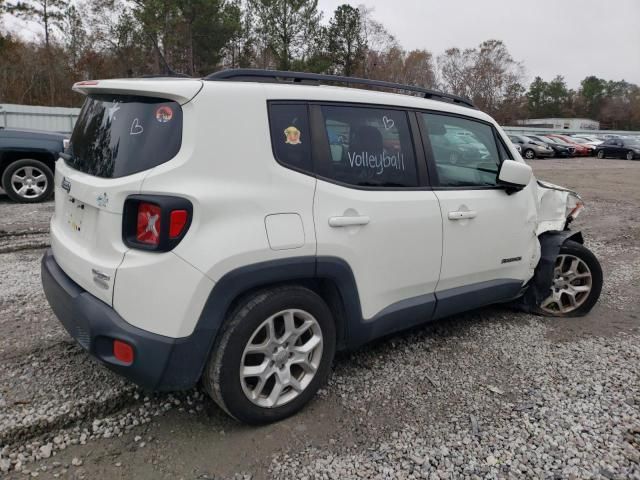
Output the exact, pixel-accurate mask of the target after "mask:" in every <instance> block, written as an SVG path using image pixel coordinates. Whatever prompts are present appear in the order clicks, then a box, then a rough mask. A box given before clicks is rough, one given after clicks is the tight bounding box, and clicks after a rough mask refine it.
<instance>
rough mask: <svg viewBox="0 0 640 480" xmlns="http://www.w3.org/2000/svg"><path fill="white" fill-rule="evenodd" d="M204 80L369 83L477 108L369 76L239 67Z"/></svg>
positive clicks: (461, 100)
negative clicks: (359, 76) (345, 75)
mask: <svg viewBox="0 0 640 480" xmlns="http://www.w3.org/2000/svg"><path fill="white" fill-rule="evenodd" d="M204 80H211V81H220V80H229V81H236V82H282V81H287V80H289V81H291V82H292V83H306V84H312V85H317V84H320V83H321V82H335V83H346V84H348V85H368V86H371V87H381V88H390V89H394V90H405V91H408V92H416V93H420V94H422V95H421V96H422V97H424V98H429V99H432V100H439V101H443V102H449V103H454V104H457V105H462V106H464V107H470V108H476V106H475V105H474V104H473V102H472V101H471V100H469V99H468V98H464V97H459V96H458V95H451V94H449V93H444V92H440V91H438V90H430V89H428V88H422V87H416V86H414V85H404V84H402V83H394V82H386V81H383V80H372V79H368V78H358V77H344V76H339V75H325V74H319V73H307V72H288V71H284V70H260V69H254V68H239V69H229V70H220V71H218V72H215V73H212V74H211V75H207V76H206V77H204Z"/></svg>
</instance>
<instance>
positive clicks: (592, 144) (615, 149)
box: [509, 133, 640, 160]
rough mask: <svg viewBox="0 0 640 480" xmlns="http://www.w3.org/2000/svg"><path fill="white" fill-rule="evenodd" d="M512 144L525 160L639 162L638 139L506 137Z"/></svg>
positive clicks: (569, 136)
mask: <svg viewBox="0 0 640 480" xmlns="http://www.w3.org/2000/svg"><path fill="white" fill-rule="evenodd" d="M509 138H510V139H511V142H512V143H513V144H514V145H515V147H516V149H517V150H518V151H519V152H520V154H521V155H522V156H523V157H524V158H526V159H527V160H532V159H534V158H552V157H555V158H568V157H589V156H597V157H598V158H607V157H614V158H626V159H627V160H636V159H640V138H638V137H631V136H629V137H624V136H621V135H607V136H606V137H604V138H600V137H597V136H593V135H581V134H572V135H561V134H555V133H550V134H545V135H540V134H536V135H509Z"/></svg>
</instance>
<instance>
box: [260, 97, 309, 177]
mask: <svg viewBox="0 0 640 480" xmlns="http://www.w3.org/2000/svg"><path fill="white" fill-rule="evenodd" d="M269 122H270V124H271V143H272V145H273V152H274V155H275V156H276V159H277V160H278V161H279V162H281V163H283V164H284V165H286V166H288V167H293V168H295V169H299V170H303V171H306V172H311V171H312V170H313V169H312V168H311V137H310V135H309V133H310V131H309V116H308V113H307V106H306V105H304V104H272V105H271V106H270V108H269Z"/></svg>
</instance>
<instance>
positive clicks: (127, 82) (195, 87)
mask: <svg viewBox="0 0 640 480" xmlns="http://www.w3.org/2000/svg"><path fill="white" fill-rule="evenodd" d="M203 85H204V82H203V81H202V80H199V79H194V78H176V77H163V78H121V79H110V80H85V81H82V82H77V83H75V84H74V85H73V91H74V92H78V93H80V94H82V95H89V94H93V93H97V94H99V93H107V94H108V93H113V94H117V95H140V96H144V97H159V98H166V99H169V100H173V101H176V102H178V103H180V104H181V105H184V104H185V103H187V102H189V101H190V100H191V99H192V98H193V97H195V96H196V95H197V94H198V93H199V92H200V90H202V86H203Z"/></svg>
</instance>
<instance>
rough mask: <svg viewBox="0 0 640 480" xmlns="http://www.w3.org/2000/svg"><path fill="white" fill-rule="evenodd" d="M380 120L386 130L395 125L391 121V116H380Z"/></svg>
mask: <svg viewBox="0 0 640 480" xmlns="http://www.w3.org/2000/svg"><path fill="white" fill-rule="evenodd" d="M382 121H383V122H384V128H385V129H386V130H391V129H392V128H393V127H394V126H395V122H394V121H393V118H389V117H387V116H386V115H385V116H384V117H382Z"/></svg>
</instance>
